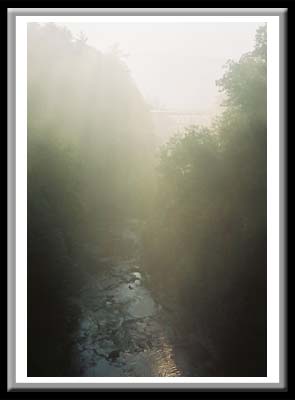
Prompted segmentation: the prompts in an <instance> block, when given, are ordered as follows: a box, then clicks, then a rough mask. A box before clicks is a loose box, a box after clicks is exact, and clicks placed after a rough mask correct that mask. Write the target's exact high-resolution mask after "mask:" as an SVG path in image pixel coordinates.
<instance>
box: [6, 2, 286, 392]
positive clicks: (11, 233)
mask: <svg viewBox="0 0 295 400" xmlns="http://www.w3.org/2000/svg"><path fill="white" fill-rule="evenodd" d="M287 11H288V9H286V8H257V9H255V8H215V9H214V8H117V9H114V8H8V9H7V24H8V25H7V71H8V85H7V102H8V112H7V118H8V132H7V136H8V138H7V139H8V140H7V152H8V163H7V165H8V175H7V178H8V179H7V189H8V191H7V204H8V210H7V211H8V213H7V234H8V236H7V237H8V242H7V252H8V258H7V260H8V264H7V338H8V343H7V391H85V390H86V391H98V390H107V389H109V390H119V391H124V390H129V391H130V390H132V389H133V390H137V391H140V390H161V389H162V390H163V389H164V390H165V389H166V390H173V391H176V390H200V391H204V390H209V391H210V390H219V391H228V390H233V391H241V390H247V391H253V390H254V391H256V390H264V391H266V390H272V391H273V390H280V391H282V390H283V391H285V390H286V389H287V386H286V385H287V377H286V374H287V371H286V369H287V368H286V366H287V362H286V355H287V352H286V346H287V331H286V329H285V327H286V323H287V318H286V312H287V303H286V298H287V293H286V292H287V285H286V275H287V268H286V261H287V258H286V233H285V232H286V231H285V228H286V211H287V210H286V206H287V201H286V200H287V199H286V198H285V193H286V192H285V191H286V182H285V178H286V172H287V171H286V163H285V161H286V143H287V131H286V117H287V114H286V100H285V96H286V73H287V65H286V61H285V60H286V55H287V51H286V42H287V37H286V36H287V35H286V31H287V29H286V28H287ZM21 15H40V16H41V15H52V16H54V15H61V16H63V15H81V16H84V15H92V16H96V15H149V16H153V15H176V16H180V15H190V16H193V15H200V16H201V15H233V16H238V15H265V16H270V15H274V16H279V22H280V111H279V112H280V383H279V384H276V383H269V384H267V383H257V384H254V383H253V384H244V383H208V384H206V383H173V384H171V383H152V384H151V383H110V384H108V383H16V376H15V375H16V374H15V356H16V354H15V344H16V335H15V316H16V315H15V161H16V156H15V119H16V114H15V113H16V110H15V95H16V87H15V26H16V18H15V17H16V16H21Z"/></svg>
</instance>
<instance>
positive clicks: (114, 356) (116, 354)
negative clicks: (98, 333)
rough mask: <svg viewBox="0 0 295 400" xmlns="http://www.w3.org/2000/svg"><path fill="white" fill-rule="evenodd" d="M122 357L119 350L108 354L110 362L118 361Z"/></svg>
mask: <svg viewBox="0 0 295 400" xmlns="http://www.w3.org/2000/svg"><path fill="white" fill-rule="evenodd" d="M119 356H120V351H119V350H113V351H111V352H110V353H109V354H108V357H107V358H108V360H110V361H116V359H117V358H118V357H119Z"/></svg>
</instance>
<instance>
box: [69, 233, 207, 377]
mask: <svg viewBox="0 0 295 400" xmlns="http://www.w3.org/2000/svg"><path fill="white" fill-rule="evenodd" d="M124 238H125V240H130V241H132V242H133V245H134V244H135V246H134V249H135V251H134V255H133V257H130V256H129V257H128V258H127V259H126V257H118V256H116V257H106V258H104V259H101V260H100V262H101V263H103V265H104V268H103V270H102V271H101V270H100V271H99V272H97V273H93V274H89V276H88V279H87V280H86V283H85V284H84V286H83V287H82V288H81V291H80V294H79V296H78V297H75V298H72V299H71V302H72V304H74V305H76V306H78V307H79V309H80V313H79V314H80V317H79V320H78V322H77V327H76V329H75V330H74V332H73V333H72V343H73V357H72V358H73V359H72V366H71V370H72V371H71V373H72V375H73V376H84V377H91V376H97V377H124V376H125V377H127V376H128V377H130V376H133V377H140V376H147V377H153V376H158V377H164V376H166V377H177V376H206V375H207V376H209V375H210V373H211V372H210V368H211V365H212V360H211V357H210V352H209V351H208V350H207V349H206V347H205V346H204V345H201V343H200V342H199V341H196V340H195V338H193V341H192V340H191V339H192V338H190V337H183V335H180V334H179V332H177V327H175V324H173V319H174V316H173V312H170V311H167V310H166V309H165V308H163V307H162V305H161V304H159V303H158V302H157V301H156V300H155V298H154V296H153V294H152V292H151V290H149V285H148V276H146V274H145V273H144V271H142V270H141V266H140V265H139V258H138V257H137V254H138V246H137V238H136V235H134V233H133V232H132V231H130V230H125V231H124ZM126 238H127V239H126ZM192 355H193V360H192Z"/></svg>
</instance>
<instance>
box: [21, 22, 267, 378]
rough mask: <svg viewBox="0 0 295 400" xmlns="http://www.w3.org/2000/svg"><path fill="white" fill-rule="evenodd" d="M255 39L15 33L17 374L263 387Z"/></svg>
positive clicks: (139, 28) (206, 31)
mask: <svg viewBox="0 0 295 400" xmlns="http://www.w3.org/2000/svg"><path fill="white" fill-rule="evenodd" d="M68 28H70V30H69V29H68ZM256 28H257V25H256V24H229V23H222V24H221V23H220V24H202V23H198V24H185V25H184V24H141V25H140V24H71V25H68V24H67V26H57V25H55V24H52V23H51V24H37V23H30V24H28V32H27V33H28V35H27V38H28V40H27V43H28V47H27V71H28V74H27V93H28V95H27V110H28V115H27V151H28V157H27V184H28V190H27V193H28V196H27V217H28V231H27V233H28V234H27V243H28V263H27V265H28V280H27V281H28V286H27V287H28V357H27V360H28V365H27V367H28V376H55V377H56V376H85V377H86V376H102V377H104V376H125V377H133V376H137V377H138V376H156V377H158V376H167V377H172V376H188V377H189V376H198V377H199V376H209V377H210V376H266V373H267V370H266V366H267V358H266V355H267V352H266V337H267V336H266V334H267V331H266V327H267V324H266V322H267V318H266V304H267V303H266V300H267V297H266V272H267V258H266V255H267V254H266V249H267V246H266V245H267V229H266V227H267V224H266V222H267V218H266V217H267V208H266V193H267V190H266V189H267V185H266V183H267V179H266V177H267V163H266V155H267V146H266V144H267V107H266V105H267V101H266V100H267V96H266V93H267V90H266V89H267V79H266V77H267V26H266V25H265V26H260V27H258V28H257V29H256ZM71 32H72V33H71ZM80 32H84V33H80ZM116 43H117V45H116ZM225 64H226V66H225V67H224V68H222V66H223V65H225ZM221 98H222V100H223V104H222V107H220V109H218V107H217V106H218V104H220V101H221Z"/></svg>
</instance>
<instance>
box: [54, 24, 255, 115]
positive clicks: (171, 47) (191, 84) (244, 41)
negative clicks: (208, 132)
mask: <svg viewBox="0 0 295 400" xmlns="http://www.w3.org/2000/svg"><path fill="white" fill-rule="evenodd" d="M60 25H63V26H66V27H67V28H68V29H70V31H71V32H72V33H73V34H74V36H79V35H80V33H81V32H84V34H85V35H86V37H87V39H88V40H87V43H88V44H89V45H91V46H93V47H95V48H96V49H98V50H101V51H104V52H105V51H108V50H110V49H111V48H112V46H114V45H117V46H118V48H119V49H120V50H121V52H122V54H123V55H125V57H124V60H125V62H126V64H127V65H128V67H129V69H130V72H131V75H132V76H133V78H134V80H135V82H136V84H137V86H138V88H139V89H140V91H141V92H142V94H143V95H144V96H145V98H146V100H147V102H148V103H149V104H151V105H152V107H154V108H168V109H177V110H194V111H201V112H204V113H211V114H214V113H215V112H216V110H217V107H218V105H219V103H220V94H219V93H218V90H217V88H216V85H215V81H216V80H217V79H219V78H220V77H221V76H222V73H223V65H224V64H225V63H226V61H227V60H228V59H233V60H235V61H238V59H239V58H240V56H241V55H242V54H243V53H246V52H248V51H250V50H251V49H252V48H253V46H254V40H255V31H256V29H257V27H258V25H259V24H257V23H223V22H220V23H164V24H161V23H141V24H139V23H64V24H60Z"/></svg>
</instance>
